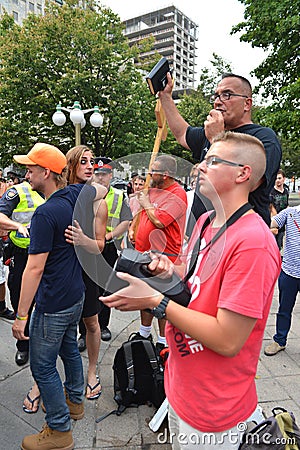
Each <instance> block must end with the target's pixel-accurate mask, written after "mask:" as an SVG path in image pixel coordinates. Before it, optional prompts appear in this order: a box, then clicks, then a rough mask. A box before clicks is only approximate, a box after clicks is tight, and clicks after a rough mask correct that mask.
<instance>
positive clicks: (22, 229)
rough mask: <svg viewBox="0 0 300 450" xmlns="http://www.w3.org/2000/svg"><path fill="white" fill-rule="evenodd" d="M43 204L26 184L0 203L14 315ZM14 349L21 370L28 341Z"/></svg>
mask: <svg viewBox="0 0 300 450" xmlns="http://www.w3.org/2000/svg"><path fill="white" fill-rule="evenodd" d="M44 201H45V200H44V198H43V197H42V196H41V195H40V194H39V193H38V192H36V191H33V190H32V188H31V186H30V184H29V183H28V181H26V180H24V181H23V182H22V183H20V184H17V185H14V186H12V187H11V188H10V189H8V190H7V191H6V193H5V194H4V195H3V197H1V199H0V229H1V230H6V231H9V241H8V243H6V248H5V250H4V258H5V261H6V260H7V264H9V275H8V289H9V292H10V302H11V304H12V307H13V309H14V311H15V312H16V311H17V310H18V304H19V297H20V290H21V281H22V275H23V271H24V269H25V266H26V263H27V258H28V253H27V250H28V246H29V242H30V237H29V227H30V220H31V217H32V216H33V213H34V211H35V210H36V208H37V207H38V206H39V205H41V204H42V203H44ZM30 312H31V311H30ZM28 331H29V320H28V321H27V325H26V328H25V335H26V336H28V335H29V333H28ZM16 346H17V353H16V356H15V362H16V364H17V365H18V366H22V365H24V364H26V363H27V361H28V357H29V341H28V340H17V343H16Z"/></svg>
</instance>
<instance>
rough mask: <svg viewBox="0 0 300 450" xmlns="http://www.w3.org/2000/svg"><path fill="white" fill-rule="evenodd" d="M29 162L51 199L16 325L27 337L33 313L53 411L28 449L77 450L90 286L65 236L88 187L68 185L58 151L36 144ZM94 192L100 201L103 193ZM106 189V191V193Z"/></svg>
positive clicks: (37, 368)
mask: <svg viewBox="0 0 300 450" xmlns="http://www.w3.org/2000/svg"><path fill="white" fill-rule="evenodd" d="M14 159H15V161H17V162H18V163H20V164H25V165H26V167H27V174H26V175H27V176H28V178H29V181H30V184H31V186H32V188H33V189H35V190H38V191H40V192H42V193H43V194H44V195H45V197H46V199H47V201H46V202H45V203H44V204H43V205H41V206H40V207H38V208H37V209H36V211H35V213H34V215H33V216H32V219H31V226H30V245H29V250H28V254H29V255H28V262H27V265H26V268H25V270H24V274H23V278H22V289H21V296H20V301H19V306H18V311H17V315H16V320H15V322H14V324H13V335H14V337H15V338H16V339H28V338H26V337H25V335H24V329H25V325H26V322H27V319H28V311H29V308H30V305H31V303H32V302H33V300H34V301H35V309H34V311H33V313H32V316H31V328H30V340H29V351H30V368H31V371H32V375H33V378H34V379H35V381H36V383H37V386H38V388H39V391H40V395H41V397H42V398H43V402H44V405H45V408H46V411H47V414H46V422H47V423H46V425H45V426H44V427H43V430H42V431H41V432H40V433H38V434H33V435H30V436H26V437H25V438H24V439H23V442H22V449H23V450H35V449H37V448H40V445H41V444H40V443H41V442H42V446H43V448H45V449H46V448H47V449H50V448H54V447H55V448H57V449H59V448H61V449H63V448H70V449H71V448H73V447H74V441H73V437H72V430H71V418H73V419H75V420H76V419H81V418H82V417H83V416H84V406H83V393H84V377H83V367H82V360H81V356H80V353H79V350H78V346H77V325H78V322H79V319H80V317H81V312H82V306H83V300H84V292H85V285H84V282H83V279H82V268H81V266H80V263H79V260H78V258H77V255H76V252H75V248H74V245H70V244H69V243H68V242H67V241H66V239H65V230H66V229H67V228H68V226H69V225H70V224H71V223H72V218H73V211H74V207H75V203H76V201H77V198H78V195H79V193H80V192H81V190H82V188H83V186H84V185H83V184H73V185H69V186H66V187H65V180H64V176H63V172H64V168H65V166H66V157H65V155H64V154H63V153H62V152H61V151H60V150H59V149H58V148H56V147H54V146H52V145H49V144H45V143H37V144H35V145H34V147H33V148H32V149H31V150H30V151H29V153H28V154H27V155H16V156H15V157H14ZM87 189H91V190H93V192H92V191H91V194H92V193H93V194H94V195H93V196H92V197H91V199H95V198H96V195H97V190H96V188H95V187H93V186H87ZM104 191H105V193H106V190H105V189H104V190H103V189H102V192H104ZM58 355H60V356H61V358H62V362H63V364H64V371H65V382H64V385H63V383H62V381H61V379H60V375H59V373H58V371H57V368H56V362H57V358H58Z"/></svg>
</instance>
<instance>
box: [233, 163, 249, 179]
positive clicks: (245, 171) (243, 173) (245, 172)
mask: <svg viewBox="0 0 300 450" xmlns="http://www.w3.org/2000/svg"><path fill="white" fill-rule="evenodd" d="M251 173H252V169H251V167H250V166H247V165H245V166H243V167H241V169H240V171H239V174H238V176H237V179H236V181H237V183H244V182H245V181H248V180H250V177H251Z"/></svg>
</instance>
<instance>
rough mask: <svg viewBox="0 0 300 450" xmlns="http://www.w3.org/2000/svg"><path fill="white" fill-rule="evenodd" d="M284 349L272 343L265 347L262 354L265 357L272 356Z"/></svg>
mask: <svg viewBox="0 0 300 450" xmlns="http://www.w3.org/2000/svg"><path fill="white" fill-rule="evenodd" d="M284 349H285V345H284V346H281V345H279V344H277V342H275V341H274V342H272V344H270V345H267V346H266V347H265V350H264V354H265V355H267V356H274V355H276V353H278V352H281V350H284Z"/></svg>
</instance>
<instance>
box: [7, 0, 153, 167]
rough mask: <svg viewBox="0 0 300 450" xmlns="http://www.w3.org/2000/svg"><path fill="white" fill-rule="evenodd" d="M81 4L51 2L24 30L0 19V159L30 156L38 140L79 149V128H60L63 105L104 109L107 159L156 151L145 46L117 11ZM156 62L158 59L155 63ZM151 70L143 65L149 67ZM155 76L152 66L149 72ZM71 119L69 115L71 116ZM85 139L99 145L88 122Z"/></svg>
mask: <svg viewBox="0 0 300 450" xmlns="http://www.w3.org/2000/svg"><path fill="white" fill-rule="evenodd" d="M77 3H78V2H77V1H76V0H66V1H65V2H64V3H63V5H62V6H59V5H57V4H56V3H54V2H49V3H48V6H47V7H46V11H45V15H44V16H36V15H30V16H29V17H28V18H27V19H26V20H25V21H24V22H23V25H22V26H21V27H20V26H18V25H17V24H15V23H14V22H13V20H12V19H11V18H10V17H8V16H7V15H4V16H3V17H2V19H1V21H0V60H1V66H0V109H1V112H2V118H1V120H0V156H1V158H2V164H3V165H4V164H5V163H9V162H11V159H12V155H13V154H14V153H16V151H17V152H18V153H22V152H24V153H27V152H28V150H29V149H30V147H31V146H32V145H33V144H34V143H35V142H37V141H42V142H43V141H46V142H51V143H52V144H54V145H57V146H58V147H59V148H61V149H62V150H63V151H67V150H68V149H69V148H70V147H72V146H73V145H74V136H75V132H74V128H73V125H72V123H71V122H70V120H69V117H67V122H66V124H65V125H64V126H62V127H60V128H58V127H57V126H55V125H54V124H53V123H52V115H53V113H54V112H55V107H56V105H57V104H58V103H61V104H62V106H65V107H67V106H72V105H73V103H74V101H75V100H77V101H79V102H80V104H81V107H82V109H89V108H92V107H93V106H95V105H98V106H99V109H100V112H101V114H102V115H103V116H104V124H103V127H102V128H100V129H99V141H100V154H102V155H104V154H106V155H107V156H111V157H112V158H117V157H119V156H122V155H125V154H129V153H134V152H141V151H144V150H145V147H149V145H150V142H152V140H153V134H155V131H154V129H155V115H154V106H155V99H154V98H153V97H152V96H151V95H150V92H149V89H148V87H147V84H146V82H145V81H144V79H143V76H142V74H141V71H140V70H138V69H137V68H136V66H135V65H134V60H137V59H138V57H139V54H140V52H141V50H144V49H145V48H149V46H150V44H151V42H144V43H142V44H141V45H142V47H141V48H137V47H132V48H130V47H129V45H128V42H127V40H126V38H125V37H124V35H123V33H122V31H123V25H122V24H121V22H120V19H119V17H118V16H117V15H115V14H114V13H113V12H112V11H111V10H110V9H107V8H104V7H101V8H98V7H97V6H96V3H97V2H95V0H87V1H86V6H87V8H86V9H81V8H79V7H77V6H76V5H77ZM155 62H156V60H155V61H152V64H154V63H155ZM141 67H142V68H143V65H141ZM145 68H146V69H147V70H148V68H149V66H148V67H145ZM67 116H68V114H67ZM86 121H87V126H86V127H85V128H84V129H83V131H82V137H83V140H85V142H86V143H87V144H88V145H91V146H92V148H94V147H95V139H96V135H95V130H94V128H93V127H91V126H90V125H89V124H88V123H89V120H88V115H86Z"/></svg>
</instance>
